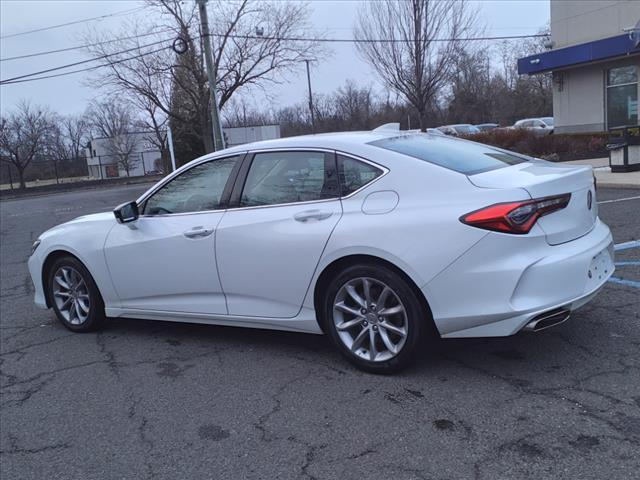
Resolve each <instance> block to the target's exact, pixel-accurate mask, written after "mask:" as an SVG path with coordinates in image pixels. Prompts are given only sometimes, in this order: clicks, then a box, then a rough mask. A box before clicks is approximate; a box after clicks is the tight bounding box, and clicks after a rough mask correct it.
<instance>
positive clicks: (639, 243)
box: [613, 240, 640, 252]
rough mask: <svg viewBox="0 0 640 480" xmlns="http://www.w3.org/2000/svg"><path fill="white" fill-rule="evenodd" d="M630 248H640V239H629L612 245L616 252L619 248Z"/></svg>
mask: <svg viewBox="0 0 640 480" xmlns="http://www.w3.org/2000/svg"><path fill="white" fill-rule="evenodd" d="M630 248H640V240H631V241H629V242H624V243H617V244H615V245H614V246H613V249H614V250H615V251H616V252H619V251H620V250H629V249H630Z"/></svg>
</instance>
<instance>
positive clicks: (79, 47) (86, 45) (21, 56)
mask: <svg viewBox="0 0 640 480" xmlns="http://www.w3.org/2000/svg"><path fill="white" fill-rule="evenodd" d="M172 31H173V30H172V29H171V28H167V29H164V30H157V31H155V32H149V33H143V34H140V35H132V36H130V37H119V38H114V39H111V40H105V41H102V42H95V43H87V44H85V45H76V46H75V47H67V48H59V49H57V50H47V51H44V52H35V53H28V54H26V55H19V56H17V57H9V58H0V62H9V61H11V60H21V59H23V58H32V57H40V56H42V55H50V54H52V53H60V52H68V51H71V50H81V49H83V48H90V47H97V46H99V45H106V44H107V43H114V42H119V41H122V40H133V39H136V38H142V37H148V36H150V35H157V34H160V33H167V32H172Z"/></svg>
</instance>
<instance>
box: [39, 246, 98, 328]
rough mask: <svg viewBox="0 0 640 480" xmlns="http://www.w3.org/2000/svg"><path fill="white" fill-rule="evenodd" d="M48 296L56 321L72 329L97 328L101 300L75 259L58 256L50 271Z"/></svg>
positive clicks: (80, 263) (85, 270)
mask: <svg viewBox="0 0 640 480" xmlns="http://www.w3.org/2000/svg"><path fill="white" fill-rule="evenodd" d="M48 285H49V298H50V299H51V304H52V306H53V310H54V311H55V312H56V316H57V317H58V320H60V322H61V323H62V324H63V325H64V326H65V327H67V328H68V329H69V330H72V331H74V332H90V331H93V330H96V329H98V328H99V327H100V326H101V325H102V323H103V322H104V320H105V314H104V303H103V301H102V296H101V295H100V292H99V291H98V287H97V286H96V284H95V282H94V281H93V278H92V277H91V274H90V273H89V271H88V270H87V269H86V267H85V266H84V265H83V264H82V262H80V261H79V260H78V259H76V258H74V257H71V256H68V257H62V258H59V259H58V260H56V261H55V262H54V264H53V265H52V267H51V269H50V271H49V283H48Z"/></svg>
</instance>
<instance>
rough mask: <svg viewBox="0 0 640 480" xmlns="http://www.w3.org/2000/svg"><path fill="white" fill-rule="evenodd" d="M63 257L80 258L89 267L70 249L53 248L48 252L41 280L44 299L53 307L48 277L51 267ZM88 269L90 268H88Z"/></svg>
mask: <svg viewBox="0 0 640 480" xmlns="http://www.w3.org/2000/svg"><path fill="white" fill-rule="evenodd" d="M62 257H73V258H75V259H76V260H78V261H79V262H80V263H82V264H83V265H84V266H85V268H87V265H86V264H85V263H84V262H83V261H82V260H81V259H80V258H78V256H77V255H74V254H73V253H71V252H70V251H68V250H62V249H58V250H53V251H51V252H49V253H48V254H47V258H45V260H44V262H43V263H42V272H41V280H40V281H41V282H42V288H43V292H44V300H45V302H46V305H47V308H51V307H52V305H53V304H52V302H51V293H50V292H49V288H48V285H47V279H48V278H49V275H50V273H51V267H53V264H54V263H55V262H56V260H58V259H59V258H62ZM87 270H89V269H88V268H87Z"/></svg>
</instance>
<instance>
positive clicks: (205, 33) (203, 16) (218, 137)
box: [196, 0, 225, 151]
mask: <svg viewBox="0 0 640 480" xmlns="http://www.w3.org/2000/svg"><path fill="white" fill-rule="evenodd" d="M207 1H208V0H196V2H197V3H198V9H199V11H200V28H201V29H202V38H203V40H204V59H205V63H206V65H207V77H208V78H209V94H210V100H209V101H210V102H211V126H212V130H213V149H214V151H218V150H222V149H224V148H225V147H224V136H223V135H222V125H220V111H219V110H218V100H217V99H216V77H215V74H214V72H213V57H212V56H211V35H210V34H209V19H208V17H207Z"/></svg>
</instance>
